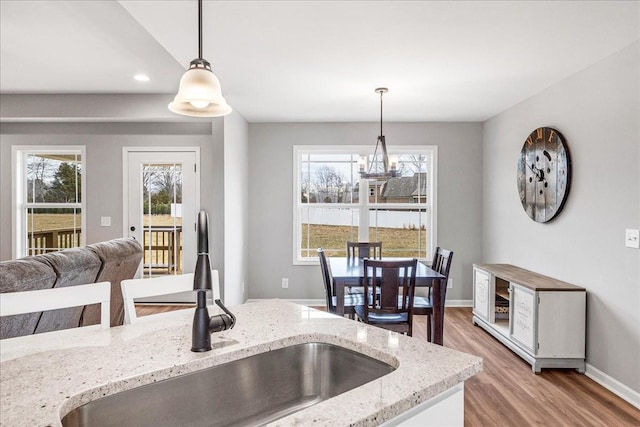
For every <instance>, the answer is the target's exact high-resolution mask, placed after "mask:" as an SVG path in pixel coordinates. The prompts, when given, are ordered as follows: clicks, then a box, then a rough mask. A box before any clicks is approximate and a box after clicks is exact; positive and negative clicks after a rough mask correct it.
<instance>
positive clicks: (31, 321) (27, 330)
mask: <svg viewBox="0 0 640 427" xmlns="http://www.w3.org/2000/svg"><path fill="white" fill-rule="evenodd" d="M34 258H37V257H28V258H23V259H17V260H11V261H3V262H1V263H0V293H4V292H18V291H34V290H39V289H51V288H53V286H54V285H55V283H56V278H57V276H56V273H55V271H54V270H53V268H52V267H51V266H50V265H48V264H44V263H41V262H38V261H35V260H34ZM41 314H42V313H28V314H18V315H16V316H4V317H3V318H2V321H0V339H6V338H13V337H19V336H23V335H31V334H33V333H34V332H35V330H36V326H37V325H38V321H39V320H40V316H41Z"/></svg>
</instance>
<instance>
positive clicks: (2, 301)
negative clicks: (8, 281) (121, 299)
mask: <svg viewBox="0 0 640 427" xmlns="http://www.w3.org/2000/svg"><path fill="white" fill-rule="evenodd" d="M110 303H111V283H109V282H99V283H89V284H87V285H77V286H68V287H65V288H51V289H39V290H35V291H21V292H6V293H2V294H0V316H14V315H17V314H26V313H35V312H38V311H48V310H57V309H61V308H70V307H78V306H81V305H91V304H100V328H101V329H109V327H110V314H109V313H110V307H109V304H110ZM87 327H90V326H87Z"/></svg>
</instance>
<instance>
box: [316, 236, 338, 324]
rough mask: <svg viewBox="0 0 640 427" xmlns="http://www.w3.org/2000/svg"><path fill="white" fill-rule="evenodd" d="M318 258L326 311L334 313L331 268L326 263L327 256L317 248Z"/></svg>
mask: <svg viewBox="0 0 640 427" xmlns="http://www.w3.org/2000/svg"><path fill="white" fill-rule="evenodd" d="M318 258H319V259H320V271H321V272H322V280H323V282H324V295H325V299H326V302H327V311H329V312H330V313H334V312H335V311H336V308H335V306H334V305H333V287H332V286H331V284H332V283H333V275H332V274H331V266H330V265H329V262H327V256H326V255H325V253H324V250H323V249H322V248H318Z"/></svg>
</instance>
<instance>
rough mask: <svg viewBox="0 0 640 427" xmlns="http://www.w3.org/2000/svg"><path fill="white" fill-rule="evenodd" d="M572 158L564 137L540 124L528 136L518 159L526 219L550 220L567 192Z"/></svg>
mask: <svg viewBox="0 0 640 427" xmlns="http://www.w3.org/2000/svg"><path fill="white" fill-rule="evenodd" d="M570 184H571V160H570V158H569V151H568V149H567V146H566V143H565V140H564V137H563V136H562V134H560V132H558V131H557V130H556V129H553V128H547V127H542V128H538V129H536V130H534V131H533V132H531V134H530V135H529V136H528V137H527V139H526V140H525V142H524V145H523V146H522V150H521V151H520V158H519V159H518V192H519V193H520V202H521V203H522V207H523V208H524V210H525V212H526V213H527V215H529V218H531V219H532V220H534V221H537V222H548V221H551V220H552V219H553V218H554V217H555V216H556V215H558V214H559V213H560V211H561V210H562V207H563V206H564V203H565V201H566V200H567V196H568V195H569V186H570Z"/></svg>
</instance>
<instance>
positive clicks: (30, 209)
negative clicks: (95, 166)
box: [12, 146, 85, 258]
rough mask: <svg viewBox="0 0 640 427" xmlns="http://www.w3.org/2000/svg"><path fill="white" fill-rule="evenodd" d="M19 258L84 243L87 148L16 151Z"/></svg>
mask: <svg viewBox="0 0 640 427" xmlns="http://www.w3.org/2000/svg"><path fill="white" fill-rule="evenodd" d="M12 151H13V158H14V163H13V164H14V173H13V176H14V186H13V188H14V195H13V211H14V216H13V217H14V227H13V230H14V234H13V237H14V239H13V242H14V256H15V258H20V257H24V256H28V255H37V254H41V253H47V252H54V251H59V250H62V249H66V248H74V247H78V246H82V245H84V242H85V239H84V234H83V233H82V224H83V223H84V222H85V221H84V215H85V209H84V203H85V197H84V185H83V182H82V180H83V174H84V172H85V167H84V158H85V155H84V151H85V150H84V147H82V146H71V147H41V146H39V147H13V149H12Z"/></svg>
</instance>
